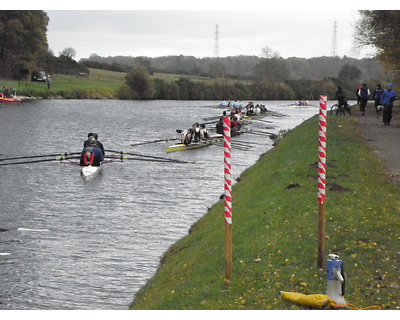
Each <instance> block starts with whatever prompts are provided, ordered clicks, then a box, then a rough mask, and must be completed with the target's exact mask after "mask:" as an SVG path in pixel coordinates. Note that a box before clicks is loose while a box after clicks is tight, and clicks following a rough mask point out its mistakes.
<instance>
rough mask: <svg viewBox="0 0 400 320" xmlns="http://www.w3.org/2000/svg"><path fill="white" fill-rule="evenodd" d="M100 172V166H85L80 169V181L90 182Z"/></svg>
mask: <svg viewBox="0 0 400 320" xmlns="http://www.w3.org/2000/svg"><path fill="white" fill-rule="evenodd" d="M100 172H101V166H85V167H82V169H81V176H82V179H83V180H85V181H88V180H92V179H93V178H95V177H97V176H98V175H99V174H100Z"/></svg>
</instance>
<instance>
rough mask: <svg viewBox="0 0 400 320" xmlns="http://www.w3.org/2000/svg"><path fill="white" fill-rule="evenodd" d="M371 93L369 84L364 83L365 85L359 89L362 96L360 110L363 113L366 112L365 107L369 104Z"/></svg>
mask: <svg viewBox="0 0 400 320" xmlns="http://www.w3.org/2000/svg"><path fill="white" fill-rule="evenodd" d="M370 94H371V93H370V92H369V89H368V87H367V84H366V83H363V85H362V86H361V87H360V89H359V90H358V95H359V96H360V111H361V112H362V115H364V114H365V107H366V106H367V102H368V99H369V96H370Z"/></svg>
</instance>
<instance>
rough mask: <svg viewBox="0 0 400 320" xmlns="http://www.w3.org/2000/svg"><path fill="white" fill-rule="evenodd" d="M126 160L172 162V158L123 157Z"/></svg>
mask: <svg viewBox="0 0 400 320" xmlns="http://www.w3.org/2000/svg"><path fill="white" fill-rule="evenodd" d="M121 159H124V160H137V161H151V162H171V161H170V159H141V158H132V157H131V158H128V157H121ZM179 162H180V163H188V162H186V161H179Z"/></svg>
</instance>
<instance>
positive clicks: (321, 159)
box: [317, 96, 328, 269]
mask: <svg viewBox="0 0 400 320" xmlns="http://www.w3.org/2000/svg"><path fill="white" fill-rule="evenodd" d="M319 101H320V103H319V106H320V108H319V130H318V131H319V142H318V217H319V222H318V258H317V265H318V268H320V269H322V268H323V267H324V258H325V209H326V207H325V202H326V194H325V189H326V119H327V118H326V113H327V104H328V103H327V96H320V99H319Z"/></svg>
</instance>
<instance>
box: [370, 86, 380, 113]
mask: <svg viewBox="0 0 400 320" xmlns="http://www.w3.org/2000/svg"><path fill="white" fill-rule="evenodd" d="M382 93H383V90H382V89H381V85H380V84H378V85H377V86H376V88H375V90H374V92H373V93H372V97H373V99H374V101H375V111H376V113H378V112H379V111H378V106H379V105H380V104H381V98H382Z"/></svg>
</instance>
